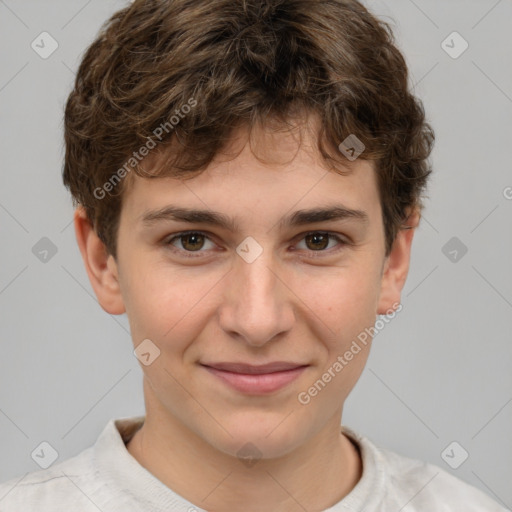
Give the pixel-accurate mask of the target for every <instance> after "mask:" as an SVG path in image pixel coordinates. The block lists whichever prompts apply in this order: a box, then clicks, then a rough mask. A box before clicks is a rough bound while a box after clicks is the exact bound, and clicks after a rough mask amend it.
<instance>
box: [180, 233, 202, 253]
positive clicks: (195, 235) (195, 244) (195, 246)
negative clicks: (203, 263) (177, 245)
mask: <svg viewBox="0 0 512 512" xmlns="http://www.w3.org/2000/svg"><path fill="white" fill-rule="evenodd" d="M183 237H184V238H185V240H186V242H185V243H184V244H183V243H182V245H183V246H184V247H185V249H190V250H196V249H200V248H201V245H202V244H201V242H197V240H196V241H195V242H194V239H197V238H199V239H201V237H202V235H200V234H198V233H190V234H188V235H184V236H183ZM191 239H192V242H191V243H188V242H189V241H190V240H191ZM187 245H188V247H186V246H187ZM190 245H192V247H190Z"/></svg>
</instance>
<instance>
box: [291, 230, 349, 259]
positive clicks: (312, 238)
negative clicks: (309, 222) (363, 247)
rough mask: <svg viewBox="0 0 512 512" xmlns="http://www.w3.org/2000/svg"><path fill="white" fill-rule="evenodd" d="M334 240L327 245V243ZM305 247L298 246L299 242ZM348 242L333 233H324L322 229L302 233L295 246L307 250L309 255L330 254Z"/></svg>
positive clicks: (342, 247)
mask: <svg viewBox="0 0 512 512" xmlns="http://www.w3.org/2000/svg"><path fill="white" fill-rule="evenodd" d="M331 242H334V243H333V244H331V246H330V247H329V244H330V243H331ZM302 243H303V244H304V245H305V247H300V245H301V244H302ZM347 245H350V242H349V241H347V240H345V239H344V238H342V237H341V236H338V235H337V234H334V233H325V232H323V231H311V232H309V233H306V234H304V235H303V237H302V239H301V241H300V243H299V244H298V245H297V246H296V248H297V249H301V250H303V251H305V252H306V253H308V252H309V256H311V257H320V256H330V255H333V254H335V253H337V252H338V251H341V250H343V249H344V248H345V246H347Z"/></svg>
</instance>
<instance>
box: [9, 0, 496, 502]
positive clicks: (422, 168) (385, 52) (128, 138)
mask: <svg viewBox="0 0 512 512" xmlns="http://www.w3.org/2000/svg"><path fill="white" fill-rule="evenodd" d="M65 140H66V157H65V166H64V183H65V184H66V186H68V187H69V188H70V190H71V193H72V195H73V198H74V200H75V205H76V206H77V209H76V212H75V230H76V236H77V241H78V245H79V247H80V251H81V253H82V256H83V259H84V263H85V267H86V270H87V273H88V276H89V278H90V281H91V284H92V287H93V289H94V291H95V293H96V296H97V298H98V301H99V303H100V304H101V306H102V307H103V309H104V310H105V311H107V312H108V313H110V314H116V315H119V314H122V313H125V312H126V313H127V316H128V319H129V322H130V327H131V333H132V337H133V343H134V348H135V354H136V355H137V357H138V359H139V360H140V362H141V368H142V370H143V372H144V397H145V405H146V415H145V416H144V417H135V418H120V419H117V420H115V421H114V420H111V421H110V422H109V423H108V424H107V426H106V427H105V429H104V431H103V432H102V434H101V435H100V437H99V439H98V441H97V442H96V444H95V445H94V446H93V447H90V448H88V449H87V450H85V451H83V452H82V453H80V454H79V455H77V456H76V457H73V458H71V459H68V460H67V461H64V462H61V463H58V464H54V465H53V466H51V467H50V468H48V469H46V470H43V471H39V472H34V473H30V474H29V475H27V476H26V477H24V478H22V479H13V480H11V481H10V482H6V483H4V484H3V485H2V486H0V510H2V511H3V512H15V511H16V512H17V511H21V510H23V511H24V512H25V511H31V510H33V511H38V512H46V511H48V512H49V511H52V512H56V511H66V512H67V511H69V510H73V511H97V510H101V511H103V512H107V511H108V512H117V511H119V512H121V511H122V512H130V511H169V510H172V511H189V512H191V511H200V510H208V511H215V512H234V511H235V512H236V511H240V512H260V511H261V512H263V511H269V510H270V511H273V512H294V511H306V510H307V511H327V510H328V511H330V512H334V511H348V510H353V511H356V510H358V511H359V510H360V511H362V510H364V511H366V512H370V511H375V512H377V511H378V512H387V511H399V510H403V511H405V512H411V511H428V512H431V511H434V510H446V511H460V510H464V511H465V512H470V511H475V512H476V511H483V510H485V511H495V512H498V511H503V510H504V509H503V508H502V507H500V506H499V505H498V504H496V503H494V502H493V501H492V500H491V499H490V498H488V497H487V496H486V495H484V494H483V493H482V492H481V491H479V490H477V489H476V488H473V487H471V486H469V485H468V484H466V483H463V482H462V481H460V480H458V479H456V478H455V477H453V476H451V475H449V474H448V473H446V472H444V471H443V470H441V469H440V468H437V467H434V466H431V465H428V464H424V463H421V462H419V461H415V460H411V459H407V458H404V457H402V456H399V455H397V454H394V453H392V452H389V451H387V450H383V449H379V448H377V447H376V446H375V445H373V444H372V443H371V442H370V441H369V440H368V439H366V438H364V437H362V436H360V435H358V434H357V433H356V432H354V431H352V430H351V429H349V428H347V427H345V426H343V427H341V426H340V425H341V419H342V411H343V404H344V402H345V400H346V398H347V396H348V395H349V393H350V391H351V390H352V388H353V387H354V385H355V384H356V382H357V380H358V378H359V376H360V375H361V372H362V370H363V368H364V365H365V362H366V360H367V357H368V353H369V349H370V345H371V336H370V337H368V336H366V337H364V336H362V335H361V334H362V333H367V332H371V328H372V326H373V325H374V324H375V321H376V315H390V316H393V315H394V314H395V312H396V311H397V310H399V309H400V308H401V305H400V294H401V290H402V288H403V286H404V283H405V280H406V276H407V272H408V267H409V257H410V251H411V243H412V240H413V233H414V229H415V228H416V227H417V226H418V222H419V217H420V213H421V201H420V196H421V193H422V191H423V189H424V187H425V185H426V180H427V177H428V174H429V173H430V169H429V168H428V165H427V158H428V156H429V154H430V151H431V148H432V144H433V140H434V136H433V132H432V130H431V128H430V126H429V125H428V124H427V123H426V122H425V116H424V112H423V109H422V105H421V102H420V101H418V100H417V99H415V98H414V97H413V96H412V95H411V93H410V92H409V91H408V82H407V68H406V64H405V61H404V59H403V57H402V55H401V53H400V52H399V50H398V49H397V48H396V46H395V45H394V43H393V36H392V33H391V30H390V29H389V27H388V26H387V25H385V24H384V23H382V22H380V21H378V20H377V19H376V18H375V17H374V16H373V15H371V14H370V13H369V12H368V11H367V10H366V9H365V8H364V7H363V6H362V5H361V4H360V3H358V2H357V1H355V0H346V1H342V0H330V1H317V0H259V1H258V0H219V1H211V0H193V1H190V0H172V1H171V0H149V1H148V0H136V1H135V2H133V3H132V4H131V5H130V6H129V7H127V8H125V9H123V10H122V11H119V12H118V13H116V14H115V15H114V16H113V17H112V18H111V20H110V21H109V22H108V24H106V25H105V27H104V28H103V30H102V32H101V34H100V35H99V36H98V38H97V39H96V40H95V41H94V42H93V44H92V45H91V46H90V48H89V49H88V51H87V53H86V54H85V56H84V58H83V61H82V63H81V66H80V69H79V71H78V74H77V78H76V84H75V88H74V90H73V91H72V93H71V95H70V97H69V100H68V103H67V106H66V113H65Z"/></svg>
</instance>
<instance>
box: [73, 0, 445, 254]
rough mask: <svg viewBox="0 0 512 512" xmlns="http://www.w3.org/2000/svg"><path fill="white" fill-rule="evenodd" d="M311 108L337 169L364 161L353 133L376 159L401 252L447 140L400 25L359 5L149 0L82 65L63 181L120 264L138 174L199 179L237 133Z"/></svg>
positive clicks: (113, 25)
mask: <svg viewBox="0 0 512 512" xmlns="http://www.w3.org/2000/svg"><path fill="white" fill-rule="evenodd" d="M303 111H306V112H313V113H314V114H316V115H317V116H318V118H319V119H320V128H319V130H318V133H317V148H318V150H319V152H320V154H321V156H322V157H323V158H324V159H325V161H326V162H328V163H329V164H330V165H331V166H332V167H333V168H334V169H336V166H335V163H342V164H343V166H344V168H345V169H350V165H351V162H350V161H349V160H350V159H348V158H347V157H346V155H344V154H343V153H342V152H341V151H340V149H339V145H340V143H341V142H342V141H343V140H345V139H346V137H347V136H349V135H352V134H354V135H356V137H357V138H358V139H359V140H360V141H362V143H363V144H364V146H365V148H364V151H363V153H362V154H361V155H360V156H359V158H361V159H366V160H373V161H375V164H376V166H375V169H376V172H377V183H378V186H379V194H380V200H381V206H382V214H383V224H384V231H385V240H386V255H387V254H389V252H390V250H391V247H392V244H393V241H394V239H395V237H396V234H397V233H398V230H399V229H400V228H401V226H402V225H403V222H404V221H405V220H406V218H407V215H408V212H410V211H411V208H413V209H417V211H421V209H422V207H423V206H422V202H421V195H422V192H423V191H424V189H425V188H426V182H427V178H428V176H429V174H430V173H431V172H432V171H431V169H430V167H429V164H428V157H429V155H430V152H431V150H432V147H433V143H434V138H435V137H434V132H433V130H432V128H431V126H430V125H429V124H428V123H427V122H426V120H425V112H424V108H423V104H422V102H421V101H420V100H419V99H418V98H416V97H415V96H414V95H413V94H412V92H411V91H410V90H409V88H408V69H407V65H406V62H405V59H404V57H403V55H402V54H401V52H400V51H399V49H398V48H397V46H396V44H395V39H394V35H393V32H392V29H391V27H390V25H389V24H388V23H386V22H384V21H382V20H379V19H377V18H376V17H375V16H374V15H373V14H371V13H370V12H369V11H368V10H367V9H366V8H365V7H364V6H363V5H362V4H361V3H360V2H358V1H356V0H135V1H134V2H133V3H131V4H130V5H129V6H127V7H126V8H124V9H121V10H119V11H118V12H116V13H114V14H113V15H112V17H111V18H110V19H109V20H107V21H106V22H105V23H104V24H103V26H102V27H101V29H100V31H99V33H98V35H97V37H96V39H95V40H94V41H93V43H92V44H91V45H90V46H89V47H88V48H87V50H86V52H85V54H84V56H83V58H82V61H81V63H80V66H79V69H78V72H77V75H76V81H75V84H74V88H73V90H72V91H71V93H70V95H69V97H68V100H67V103H66V107H65V114H64V140H65V158H64V166H63V181H64V184H65V186H66V187H68V188H69V190H70V192H71V194H72V197H73V204H74V206H77V205H78V204H80V205H82V206H83V207H84V208H85V211H86V213H87V217H88V219H89V221H90V222H91V224H92V225H93V226H94V229H95V231H96V233H97V234H98V236H99V237H100V239H101V240H102V241H103V243H104V244H105V246H106V248H107V250H108V252H109V253H110V254H112V255H113V256H114V258H115V257H116V236H117V231H118V226H119V218H120V212H121V207H122V197H123V190H125V189H126V181H127V180H126V179H122V178H124V177H125V176H126V175H127V173H128V172H129V171H131V170H133V171H134V172H135V173H136V174H137V175H139V176H141V177H145V178H152V177H159V176H172V177H176V178H182V179H189V178H192V177H194V176H196V175H197V174H198V173H200V172H202V171H204V169H205V168H206V167H207V166H208V164H209V163H210V162H211V161H212V159H213V158H214V157H215V156H216V155H217V154H218V153H219V152H221V151H222V150H223V148H225V147H226V144H227V143H228V141H229V140H230V136H231V135H232V134H233V130H235V128H237V127H240V126H246V127H249V128H252V127H254V126H255V125H256V124H258V123H262V124H266V123H268V122H269V120H270V118H272V119H277V120H279V121H281V122H283V123H285V122H286V120H287V119H288V118H289V117H290V116H292V115H296V114H297V112H303ZM157 143H158V144H157ZM150 144H151V145H150ZM155 145H158V148H157V149H156V150H155V151H156V154H159V155H161V156H163V157H165V161H164V163H162V165H160V166H158V169H157V170H156V171H155V172H154V173H152V174H148V172H147V171H145V170H144V169H143V168H142V166H141V165H139V164H140V162H141V159H142V158H143V157H144V156H145V155H147V154H148V153H149V151H148V150H149V149H151V148H153V147H154V146H155ZM340 172H341V171H340Z"/></svg>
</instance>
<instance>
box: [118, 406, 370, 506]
mask: <svg viewBox="0 0 512 512" xmlns="http://www.w3.org/2000/svg"><path fill="white" fill-rule="evenodd" d="M146 405H147V404H146ZM151 412H154V411H151V409H150V408H148V413H147V414H146V420H145V422H144V425H143V426H142V427H141V429H140V430H138V431H137V432H136V433H135V435H134V436H133V438H132V439H131V440H130V441H129V443H128V444H127V449H128V452H129V453H130V454H131V455H132V456H133V457H134V458H135V459H136V460H137V461H138V462H139V463H140V464H141V465H142V466H143V467H145V468H146V469H147V470H148V471H149V472H150V473H152V474H153V475H154V476H155V477H156V478H158V479H159V480H160V481H161V482H162V483H164V484H165V485H166V486H167V487H169V488H171V489H172V490H173V491H174V492H176V493H177V494H179V495H180V496H182V497H184V498H185V499H187V500H188V501H190V502H191V503H193V504H195V505H197V506H198V507H200V508H202V509H205V510H215V511H218V512H227V511H230V512H232V511H238V510H244V511H247V512H260V511H261V512H263V511H265V512H266V511H268V510H272V511H275V512H285V511H286V512H292V511H295V510H296V511H298V512H299V511H300V512H303V511H304V510H324V509H327V508H329V507H331V506H333V505H334V504H335V503H337V502H338V501H340V500H341V499H342V498H343V497H345V496H346V495H347V494H348V493H349V492H350V491H351V490H352V489H353V488H354V486H355V485H356V483H357V482H358V481H359V479H360V478H361V474H362V463H361V458H360V454H359V451H358V449H357V448H356V447H355V446H354V444H353V443H352V442H351V441H350V440H349V439H348V437H346V436H345V435H344V434H342V432H341V426H340V423H341V411H340V413H339V414H338V415H335V416H333V417H332V418H331V420H330V421H329V422H328V423H327V424H326V425H325V426H324V428H323V429H322V430H321V431H319V432H318V433H316V435H314V436H313V437H311V438H310V439H309V440H308V441H307V442H306V443H304V444H302V445H300V446H298V447H296V448H295V449H294V450H292V451H291V452H289V453H287V454H286V455H284V456H281V457H278V458H273V459H259V460H257V461H255V462H254V463H252V464H250V463H248V462H247V461H242V460H240V459H239V458H237V457H233V456H231V455H228V454H226V453H224V452H221V451H219V450H217V449H216V448H215V447H213V446H212V445H210V444H209V443H207V442H206V441H205V440H204V439H202V438H200V437H199V436H197V435H196V434H195V433H194V432H192V431H191V430H190V429H188V428H187V427H186V426H185V425H184V424H183V423H181V422H180V421H179V420H177V419H176V418H174V417H173V416H171V415H169V414H167V415H164V416H163V417H161V415H158V414H152V413H151ZM157 412H158V411H157ZM176 440H179V442H177V441H176Z"/></svg>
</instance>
